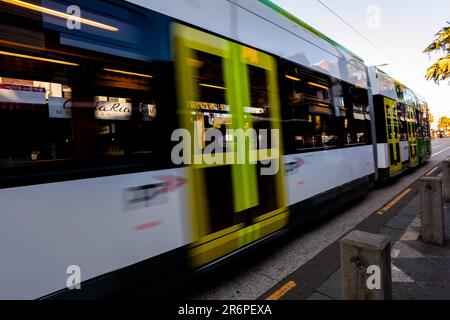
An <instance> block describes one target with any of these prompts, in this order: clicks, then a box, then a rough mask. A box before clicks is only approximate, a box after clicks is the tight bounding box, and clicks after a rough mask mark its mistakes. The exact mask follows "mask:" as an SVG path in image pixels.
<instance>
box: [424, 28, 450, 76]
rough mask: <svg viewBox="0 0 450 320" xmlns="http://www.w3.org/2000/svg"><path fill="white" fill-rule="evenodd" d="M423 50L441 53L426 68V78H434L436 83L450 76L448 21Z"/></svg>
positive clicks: (449, 29)
mask: <svg viewBox="0 0 450 320" xmlns="http://www.w3.org/2000/svg"><path fill="white" fill-rule="evenodd" d="M424 52H426V53H428V54H431V53H443V54H444V56H443V57H440V58H439V59H438V60H437V61H436V62H435V63H434V64H433V65H432V66H431V67H430V68H428V70H427V74H426V78H427V80H434V81H435V82H436V83H439V81H442V80H445V79H448V78H449V77H450V74H449V73H450V22H447V26H446V27H444V28H442V29H441V30H440V31H439V32H438V33H437V34H436V35H435V39H434V41H433V42H432V43H431V44H430V45H429V46H428V47H427V48H426V49H425V50H424Z"/></svg>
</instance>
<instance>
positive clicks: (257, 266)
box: [187, 138, 450, 300]
mask: <svg viewBox="0 0 450 320" xmlns="http://www.w3.org/2000/svg"><path fill="white" fill-rule="evenodd" d="M432 144H433V156H432V158H431V160H430V161H429V162H428V163H427V164H425V165H423V166H421V167H419V168H416V169H415V170H411V171H409V172H408V173H406V174H404V175H402V176H401V177H399V178H397V179H395V180H394V181H393V182H391V183H390V184H389V185H387V186H384V187H382V188H376V189H374V190H372V191H371V192H369V194H367V196H365V197H364V198H362V199H360V200H359V201H357V202H355V203H353V204H352V205H351V206H348V207H347V208H345V209H342V210H340V211H339V212H337V213H336V214H334V215H332V216H330V217H328V218H326V219H325V220H322V221H320V222H318V223H316V225H315V226H309V227H308V228H306V229H305V228H304V229H303V230H298V231H296V232H295V233H293V234H291V235H289V237H286V238H285V239H283V240H279V241H276V242H275V243H274V244H271V245H270V246H268V247H265V248H264V249H263V250H258V251H257V252H255V253H253V254H251V255H249V256H248V257H246V258H244V259H241V260H240V261H239V262H237V263H233V264H231V265H229V266H227V267H226V268H221V269H219V270H217V271H216V272H212V273H211V274H209V275H207V276H206V277H202V278H200V279H198V281H196V282H194V284H192V285H191V286H190V289H189V291H188V294H187V298H188V299H192V300H197V299H199V300H200V299H201V300H227V299H229V300H253V299H256V298H258V297H260V296H261V295H262V294H263V293H264V292H266V291H267V290H269V289H270V288H272V287H273V286H275V285H276V284H278V283H279V282H280V281H281V280H283V279H284V278H285V277H286V276H288V275H289V274H291V273H292V272H294V271H295V270H297V269H298V268H299V267H301V266H302V265H304V264H305V263H306V262H308V261H309V260H310V259H312V258H313V257H315V256H316V255H317V254H318V253H320V252H321V251H322V250H323V249H325V248H327V247H328V246H329V245H331V244H332V243H334V242H335V241H336V240H338V239H339V238H341V237H342V236H343V235H345V234H346V233H347V232H349V231H350V230H352V229H353V228H354V227H355V226H356V225H357V224H359V223H360V222H361V221H363V220H365V219H366V218H367V217H368V216H369V215H371V214H372V213H373V212H375V211H376V210H379V209H380V208H382V207H383V206H384V205H385V204H386V203H387V202H389V201H390V200H391V199H392V198H393V197H394V196H395V195H397V194H399V193H400V192H402V191H403V190H404V189H405V188H406V187H408V186H409V185H410V184H412V183H413V182H414V181H416V180H417V179H418V178H420V177H421V176H423V175H424V174H426V173H427V172H428V171H430V170H431V169H433V168H434V167H435V166H436V165H437V164H439V163H440V162H442V161H443V160H444V159H446V158H447V157H448V156H450V138H447V139H435V140H433V143H432Z"/></svg>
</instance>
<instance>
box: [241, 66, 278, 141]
mask: <svg viewBox="0 0 450 320" xmlns="http://www.w3.org/2000/svg"><path fill="white" fill-rule="evenodd" d="M248 73H249V83H250V106H245V107H244V113H245V118H244V119H245V121H246V123H245V124H244V125H245V127H246V128H249V127H253V128H254V129H255V130H256V132H258V133H260V132H261V131H260V130H264V129H266V130H270V129H271V120H270V106H269V92H268V86H267V72H266V70H264V69H262V68H258V67H255V66H252V65H248ZM268 132H270V131H268ZM259 138H261V137H260V136H259ZM270 138H271V135H270V134H268V135H267V139H268V140H267V144H266V146H265V148H267V149H270V148H271V141H270ZM254 147H255V148H256V145H255V146H254ZM258 147H259V148H262V147H263V146H262V145H261V140H260V139H258Z"/></svg>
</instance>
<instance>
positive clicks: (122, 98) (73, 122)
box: [0, 53, 168, 172]
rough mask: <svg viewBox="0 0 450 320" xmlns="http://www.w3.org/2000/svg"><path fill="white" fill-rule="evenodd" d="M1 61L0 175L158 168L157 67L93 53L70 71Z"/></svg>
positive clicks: (20, 61)
mask: <svg viewBox="0 0 450 320" xmlns="http://www.w3.org/2000/svg"><path fill="white" fill-rule="evenodd" d="M85 56H86V53H85ZM0 59H1V67H0V168H3V169H5V168H15V170H16V169H20V168H21V167H27V168H31V167H30V166H32V167H33V168H35V167H36V168H37V167H40V168H44V169H45V168H47V169H48V170H51V168H56V167H57V168H58V169H59V170H65V169H68V168H69V167H70V166H77V167H79V166H80V165H82V167H83V168H86V167H104V168H105V169H106V168H108V167H109V166H110V165H117V164H119V165H123V166H124V168H125V167H126V166H130V165H132V166H136V165H141V166H143V165H147V164H150V163H156V162H158V161H159V160H161V159H160V158H158V159H156V153H157V152H156V151H157V150H159V151H160V152H163V151H162V150H161V148H158V147H157V146H158V140H160V139H158V138H157V137H158V136H159V137H160V136H161V135H162V134H164V133H163V132H161V131H160V130H159V129H158V128H160V126H159V121H158V118H159V116H160V110H161V108H160V106H159V105H158V102H157V100H156V98H155V94H154V93H155V90H154V84H155V82H157V81H158V80H159V79H158V78H159V71H157V70H158V66H156V65H150V64H147V63H143V62H135V61H133V60H127V59H118V58H115V57H109V56H102V57H101V58H100V57H99V56H98V55H97V54H95V53H90V58H88V57H87V56H86V58H84V59H77V60H76V64H75V63H74V65H73V66H72V65H71V66H62V65H55V63H52V62H43V61H35V60H32V59H25V58H19V57H7V56H3V57H0ZM61 60H62V58H61ZM117 60H120V63H118V62H117ZM27 75H28V76H27ZM163 113H164V112H163ZM167 159H168V157H167ZM164 161H165V165H168V162H167V161H166V160H164ZM161 164H162V163H161ZM50 166H52V167H50ZM27 172H28V171H27Z"/></svg>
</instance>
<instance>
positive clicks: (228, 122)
mask: <svg viewBox="0 0 450 320" xmlns="http://www.w3.org/2000/svg"><path fill="white" fill-rule="evenodd" d="M194 57H195V58H192V59H190V60H189V62H188V63H189V64H190V66H191V67H192V68H193V70H194V77H195V79H194V81H195V84H196V89H197V93H198V97H197V101H191V125H192V127H193V128H194V127H195V129H196V130H197V132H198V139H199V141H197V144H198V146H199V147H200V149H202V150H203V149H205V148H206V142H205V139H204V138H205V133H206V132H207V131H208V130H209V129H213V128H214V129H219V130H220V131H221V133H222V141H221V143H222V147H223V150H224V151H231V150H233V139H232V137H231V136H228V135H226V132H227V129H231V127H232V116H231V110H230V106H229V105H228V104H227V103H226V91H227V88H226V86H225V80H224V71H223V58H222V57H220V56H216V55H213V54H210V53H206V52H202V51H194Z"/></svg>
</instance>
